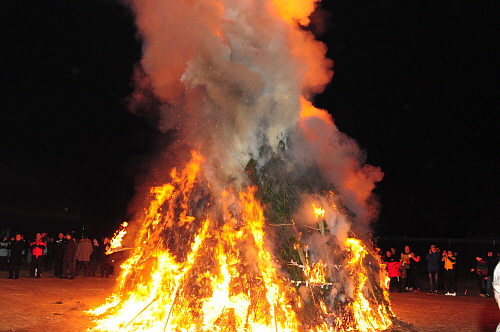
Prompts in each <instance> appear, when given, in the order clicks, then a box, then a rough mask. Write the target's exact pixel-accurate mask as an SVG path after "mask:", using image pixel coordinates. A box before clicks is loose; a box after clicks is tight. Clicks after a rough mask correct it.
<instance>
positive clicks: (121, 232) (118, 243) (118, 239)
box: [106, 221, 128, 255]
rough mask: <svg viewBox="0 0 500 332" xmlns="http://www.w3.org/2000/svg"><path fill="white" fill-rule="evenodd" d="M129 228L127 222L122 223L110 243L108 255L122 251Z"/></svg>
mask: <svg viewBox="0 0 500 332" xmlns="http://www.w3.org/2000/svg"><path fill="white" fill-rule="evenodd" d="M127 226H128V222H126V221H124V222H122V224H121V225H120V227H119V228H118V230H117V231H116V232H115V234H114V235H113V237H112V238H111V240H110V241H109V247H108V249H107V250H106V255H110V254H112V253H114V252H116V251H119V250H120V249H122V241H123V237H124V236H125V234H127V229H126V228H127Z"/></svg>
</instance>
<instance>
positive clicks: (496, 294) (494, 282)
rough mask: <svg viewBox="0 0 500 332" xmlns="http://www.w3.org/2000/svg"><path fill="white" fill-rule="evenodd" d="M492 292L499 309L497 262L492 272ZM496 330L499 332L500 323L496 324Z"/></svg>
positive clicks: (499, 280) (499, 287) (498, 267)
mask: <svg viewBox="0 0 500 332" xmlns="http://www.w3.org/2000/svg"><path fill="white" fill-rule="evenodd" d="M493 293H495V300H497V304H498V308H499V309H500V263H498V264H497V266H496V267H495V272H493ZM496 332H500V324H498V326H497V330H496Z"/></svg>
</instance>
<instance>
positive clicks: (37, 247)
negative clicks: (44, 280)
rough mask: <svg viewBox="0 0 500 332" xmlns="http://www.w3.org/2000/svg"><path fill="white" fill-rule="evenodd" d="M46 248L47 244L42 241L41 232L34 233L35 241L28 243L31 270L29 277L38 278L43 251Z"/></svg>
mask: <svg viewBox="0 0 500 332" xmlns="http://www.w3.org/2000/svg"><path fill="white" fill-rule="evenodd" d="M45 248H47V244H46V243H45V242H43V239H42V234H41V233H36V236H35V241H33V242H31V243H30V250H31V270H30V278H35V277H36V278H37V279H40V278H41V276H42V268H43V251H44V250H45Z"/></svg>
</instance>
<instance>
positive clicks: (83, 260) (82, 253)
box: [76, 236, 93, 277]
mask: <svg viewBox="0 0 500 332" xmlns="http://www.w3.org/2000/svg"><path fill="white" fill-rule="evenodd" d="M92 250H93V249H92V242H90V240H89V238H88V237H87V236H86V237H84V238H83V239H81V240H80V242H78V245H77V247H76V260H77V265H76V275H77V276H78V275H80V269H81V268H82V266H83V276H84V277H88V276H89V270H90V255H91V254H92Z"/></svg>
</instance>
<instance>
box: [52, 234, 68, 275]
mask: <svg viewBox="0 0 500 332" xmlns="http://www.w3.org/2000/svg"><path fill="white" fill-rule="evenodd" d="M54 243H55V245H54V278H61V277H62V276H63V259H64V246H65V245H66V238H65V237H64V233H59V235H58V239H57V240H56V241H55V242H54Z"/></svg>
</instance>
